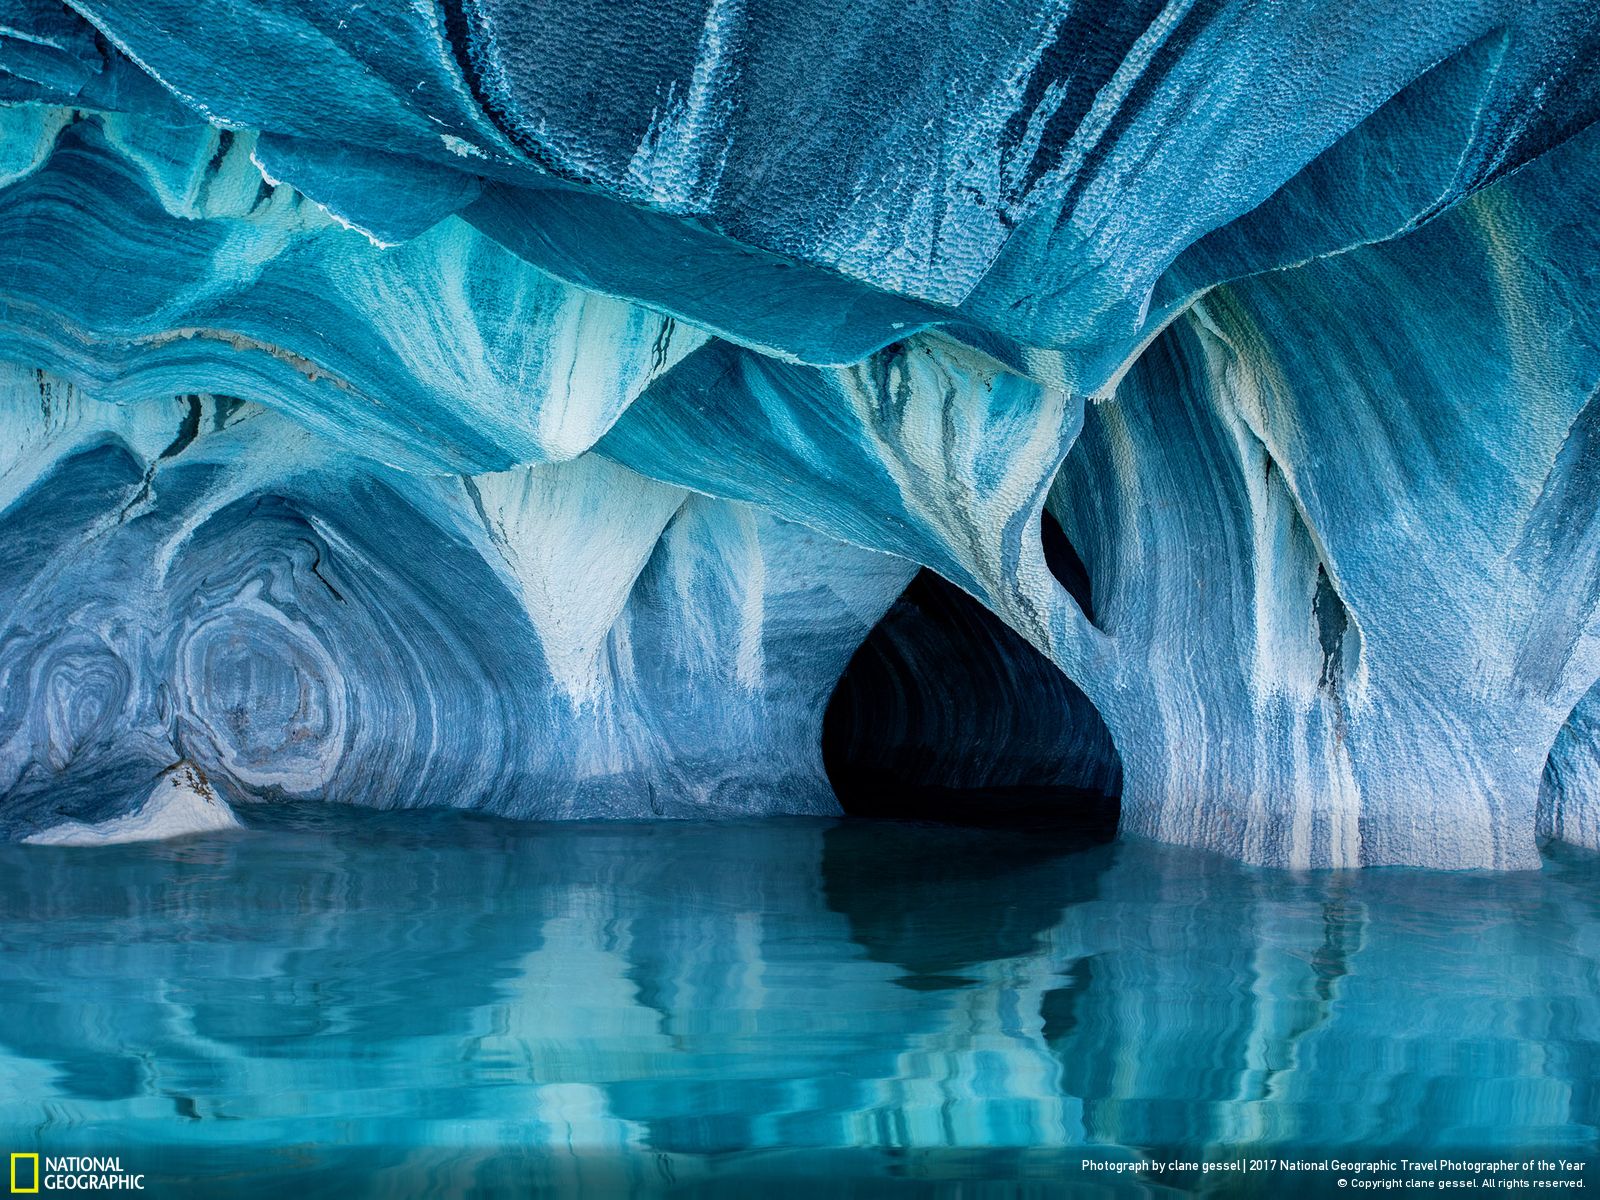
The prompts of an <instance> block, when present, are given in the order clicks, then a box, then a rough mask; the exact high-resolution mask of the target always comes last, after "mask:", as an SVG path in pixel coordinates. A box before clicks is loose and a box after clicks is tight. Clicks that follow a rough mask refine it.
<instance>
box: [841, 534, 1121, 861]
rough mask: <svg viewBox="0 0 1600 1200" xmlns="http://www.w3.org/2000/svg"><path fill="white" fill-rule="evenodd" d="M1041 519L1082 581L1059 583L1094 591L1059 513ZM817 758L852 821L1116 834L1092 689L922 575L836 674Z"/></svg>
mask: <svg viewBox="0 0 1600 1200" xmlns="http://www.w3.org/2000/svg"><path fill="white" fill-rule="evenodd" d="M1044 524H1045V528H1044V529H1043V530H1042V533H1043V535H1044V537H1045V543H1046V546H1047V548H1048V549H1049V550H1050V551H1051V552H1052V553H1051V555H1050V557H1051V559H1052V560H1053V561H1052V563H1051V567H1052V570H1053V571H1054V572H1055V573H1056V574H1057V577H1058V578H1060V577H1061V575H1062V574H1064V573H1065V574H1067V575H1069V576H1072V575H1078V576H1080V577H1081V578H1071V579H1070V581H1069V580H1063V581H1062V582H1063V584H1064V586H1067V587H1068V589H1069V590H1072V591H1074V592H1077V591H1078V590H1080V587H1081V590H1082V591H1083V592H1084V597H1083V598H1084V599H1087V587H1086V586H1082V585H1086V583H1087V578H1086V576H1082V570H1083V568H1082V564H1081V563H1079V562H1077V556H1076V555H1075V554H1070V547H1066V539H1065V536H1064V535H1063V534H1062V533H1061V531H1060V529H1059V527H1055V528H1051V527H1052V526H1055V521H1054V520H1053V519H1052V518H1050V517H1049V516H1048V515H1047V516H1046V517H1045V519H1044ZM1069 554H1070V559H1068V557H1067V556H1068V555H1069ZM1075 585H1077V586H1075ZM822 757H823V765H824V766H825V768H826V770H827V772H828V779H829V782H830V783H831V784H832V785H833V790H834V794H835V795H836V796H837V797H838V799H839V803H840V806H841V807H842V808H843V809H844V811H845V813H846V814H847V815H850V816H858V817H894V818H904V819H917V820H931V821H945V822H950V823H954V824H964V825H982V826H990V827H995V826H999V827H1007V826H1039V825H1048V826H1050V827H1053V828H1071V829H1073V830H1075V831H1078V832H1082V833H1084V834H1086V835H1088V836H1091V837H1095V838H1107V839H1109V838H1110V837H1111V836H1113V835H1114V834H1115V832H1116V827H1117V820H1118V817H1119V815H1120V803H1119V801H1120V796H1121V791H1122V766H1121V762H1120V760H1119V759H1118V757H1117V752H1116V748H1115V746H1114V745H1113V744H1112V740H1111V734H1110V731H1109V730H1108V729H1107V728H1106V725H1105V722H1104V721H1103V720H1102V719H1101V717H1100V714H1099V713H1098V712H1097V711H1096V710H1095V707H1094V705H1093V704H1092V703H1090V701H1089V699H1088V697H1087V696H1085V695H1084V694H1083V692H1082V691H1080V690H1079V689H1078V687H1077V686H1076V685H1075V684H1074V683H1073V682H1072V681H1071V680H1069V679H1068V678H1067V677H1066V676H1065V675H1063V674H1062V673H1061V671H1060V670H1059V669H1058V668H1057V667H1056V666H1055V664H1054V663H1052V662H1051V661H1050V660H1049V659H1047V658H1046V657H1045V656H1044V655H1043V654H1041V653H1039V651H1038V650H1036V649H1034V648H1033V646H1031V645H1030V644H1029V643H1028V642H1027V641H1026V640H1025V639H1024V638H1022V637H1021V636H1020V635H1019V634H1017V633H1016V632H1014V631H1013V630H1012V629H1011V628H1010V627H1009V626H1008V625H1006V624H1005V623H1004V622H1003V621H1001V620H1000V619H999V618H998V617H996V616H995V615H994V614H993V613H991V612H989V610H988V609H986V608H985V607H984V606H983V605H981V604H980V603H978V601H976V600H974V599H973V598H972V597H971V596H969V595H967V594H966V593H965V592H963V591H962V590H961V589H959V588H957V587H955V586H954V585H953V584H951V583H948V582H947V581H945V580H944V579H943V578H941V577H940V576H938V575H936V574H934V573H933V572H932V571H928V570H923V571H921V572H919V573H918V574H917V576H916V578H915V579H913V580H912V581H911V583H910V585H909V586H908V587H907V588H906V590H905V591H904V592H903V593H902V594H901V596H900V598H899V599H898V600H897V601H895V604H894V606H893V607H892V608H890V610H889V611H888V613H886V614H885V615H884V617H883V619H882V620H880V621H879V622H878V624H877V625H876V626H875V627H874V628H873V630H872V632H871V633H870V634H869V635H868V636H867V639H866V640H865V641H864V642H863V643H862V644H861V646H860V647H859V648H858V649H857V650H856V653H855V655H854V656H853V657H852V658H851V660H850V664H849V666H848V667H847V668H846V669H845V672H844V674H843V675H842V676H841V677H840V679H839V682H838V684H837V685H836V686H835V688H834V692H833V695H832V697H831V698H830V700H829V702H828V707H827V711H826V713H825V714H824V717H823V732H822Z"/></svg>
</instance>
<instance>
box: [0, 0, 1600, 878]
mask: <svg viewBox="0 0 1600 1200" xmlns="http://www.w3.org/2000/svg"><path fill="white" fill-rule="evenodd" d="M1597 51H1600V13H1597V12H1596V11H1595V10H1593V8H1592V6H1589V5H1587V4H1583V3H1579V2H1577V0H1544V2H1538V3H1511V2H1509V0H1506V2H1478V0H1466V2H1463V0H1437V2H1428V3H1423V4H1420V5H1409V6H1401V5H1398V4H1395V3H1392V2H1390V0H1363V2H1361V3H1358V4H1354V5H1352V4H1349V3H1341V4H1337V5H1336V4H1333V3H1331V2H1322V0H1304V2H1299V3H1285V4H1274V5H1263V4H1257V3H1249V2H1247V0H1232V2H1230V0H1199V2H1193V0H1188V2H1183V0H1174V2H1173V3H1169V4H1158V3H1142V2H1141V3H1131V4H1130V3H1100V2H1098V0H1077V2H1074V3H1051V2H1046V0H1035V2H1030V3H997V4H992V5H986V6H981V7H980V8H977V9H958V10H955V11H938V12H935V11H933V10H932V9H930V8H928V7H927V6H924V5H919V4H905V3H900V4H884V3H878V2H876V0H871V2H868V3H852V4H848V5H846V4H832V3H828V4H814V5H805V6H794V5H769V4H766V3H764V2H762V0H708V2H705V3H701V4H688V3H679V2H677V0H648V2H645V0H631V2H628V3H621V4H609V3H608V4H600V3H594V2H592V0H564V2H563V3H561V4H559V5H557V6H556V7H555V9H552V8H551V6H549V5H540V6H533V5H528V4H525V3H522V2H521V0H440V2H437V3H421V4H416V5H411V6H407V7H405V8H403V9H402V10H396V11H391V10H389V9H387V8H386V9H383V10H378V9H374V8H372V7H368V6H359V5H351V4H347V3H335V2H332V0H326V2H324V0H255V2H252V3H246V4H236V3H231V2H230V3H222V2H221V0H185V2H184V3H177V2H168V0H157V2H153V3H152V2H150V0H141V2H139V3H132V2H124V0H78V2H75V3H73V4H71V5H68V6H62V5H59V4H55V3H49V2H46V0H3V2H0V364H3V365H0V434H3V436H0V528H3V530H4V533H3V538H0V559H3V564H4V570H3V571H0V596H3V598H4V602H3V604H0V681H3V684H4V687H3V691H0V831H3V832H4V833H5V834H6V835H8V836H13V837H26V836H29V835H32V834H36V833H38V832H40V831H41V830H45V829H48V828H50V827H52V826H54V825H59V824H60V823H61V822H63V821H83V822H93V821H97V820H105V819H109V818H114V817H116V816H118V815H119V814H125V813H127V812H128V811H130V810H133V809H136V808H138V807H139V806H140V805H141V804H142V803H144V798H145V797H146V796H149V795H150V794H151V787H152V786H153V783H154V781H155V780H156V779H158V778H159V777H161V773H162V772H163V771H166V770H167V769H168V768H170V767H172V766H173V765H174V764H179V763H185V762H187V763H188V764H190V765H191V766H192V767H194V768H195V769H197V770H199V771H201V772H202V774H203V776H204V778H205V779H206V780H208V781H209V784H210V786H213V787H215V788H216V790H217V792H218V793H219V794H220V795H221V796H222V797H224V798H231V799H249V798H262V797H269V798H270V797H273V796H293V797H313V798H322V799H326V800H330V801H339V802H349V803H358V804H368V805H379V806H396V805H398V806H409V805H421V804H446V805H456V806H465V807H475V808H490V809H494V810H495V811H500V812H505V813H509V814H514V815H527V816H581V815H610V814H626V815H642V814H652V813H655V814H660V815H693V814H700V813H729V812H748V813H765V812H827V811H833V810H834V807H835V801H834V799H833V797H832V795H831V793H830V790H829V787H828V782H827V779H826V777H825V774H824V772H823V769H822V759H821V749H820V744H819V743H820V738H821V722H822V713H823V709H824V707H825V706H826V703H827V700H828V697H829V695H830V693H831V692H832V690H833V687H834V684H835V682H836V681H837V679H838V678H839V675H840V673H841V672H842V670H843V669H844V664H845V663H846V662H848V661H849V659H850V656H851V654H852V653H853V652H854V651H855V649H856V648H857V647H858V646H859V645H860V644H861V643H862V641H863V640H864V639H865V638H866V636H867V634H868V631H869V630H871V629H872V627H873V626H874V624H875V623H876V622H877V621H878V619H879V618H880V617H881V616H882V615H883V614H884V613H885V612H886V611H888V609H889V608H890V606H891V605H892V604H893V602H894V600H895V597H896V596H897V595H899V593H900V592H901V591H902V590H903V589H904V588H905V586H906V584H907V583H908V582H909V581H910V580H911V578H912V577H913V576H914V575H915V574H916V572H917V571H918V570H919V569H929V570H932V571H933V572H936V573H937V574H938V575H940V576H942V577H943V578H944V580H946V581H948V583H950V584H952V585H954V586H955V587H957V588H960V589H962V590H963V591H965V592H967V593H968V594H969V595H970V596H972V597H973V598H975V599H976V600H977V601H979V602H980V603H982V604H983V605H984V606H986V607H987V608H988V609H989V610H991V612H992V613H993V614H994V615H995V616H996V617H998V618H999V619H1000V620H1002V621H1003V622H1005V623H1006V624H1007V625H1008V626H1010V628H1011V629H1012V630H1013V631H1015V633H1016V634H1018V635H1020V637H1021V638H1023V639H1025V640H1026V641H1027V642H1029V643H1031V645H1032V648H1033V649H1034V650H1036V651H1037V652H1038V653H1039V654H1040V655H1042V656H1043V657H1044V659H1045V660H1047V661H1048V662H1049V663H1052V664H1054V668H1055V669H1058V670H1059V671H1061V672H1063V673H1064V674H1065V676H1066V677H1067V678H1068V679H1069V680H1070V681H1071V683H1072V685H1073V688H1074V689H1076V690H1075V691H1073V692H1072V693H1071V694H1072V695H1074V696H1077V695H1081V696H1082V697H1086V698H1087V703H1088V704H1090V705H1092V707H1093V710H1094V713H1093V714H1088V715H1091V716H1096V718H1097V720H1099V721H1103V723H1104V728H1105V730H1106V731H1108V733H1109V737H1110V740H1111V742H1112V743H1114V749H1115V755H1116V757H1117V758H1119V759H1120V762H1121V767H1122V779H1123V786H1124V797H1123V827H1124V830H1125V831H1126V832H1128V833H1130V834H1134V835H1141V836H1148V837H1153V838H1157V839H1161V840H1166V841H1172V842H1179V843H1185V844H1192V845H1204V846H1207V847H1211V848H1214V849H1218V850H1221V851H1224V852H1226V853H1228V854H1231V855H1234V856H1237V857H1242V858H1244V859H1247V860H1250V861H1256V862H1265V863H1275V864H1282V865H1340V866H1350V865H1361V864H1380V863H1416V864H1424V865H1433V866H1446V867H1475V866H1491V867H1502V868H1514V867H1528V866H1533V865H1536V864H1537V862H1538V861H1539V859H1538V842H1539V839H1540V838H1541V837H1558V838H1563V839H1566V840H1571V841H1575V842H1579V843H1582V844H1586V845H1590V846H1594V845H1596V844H1597V834H1596V830H1597V829H1600V818H1596V816H1595V813H1596V812H1597V811H1600V794H1597V792H1596V790H1595V785H1594V784H1592V783H1590V782H1588V781H1590V780H1592V779H1594V778H1595V775H1594V772H1593V771H1592V770H1591V769H1590V767H1592V763H1590V762H1589V760H1590V759H1592V758H1593V756H1594V755H1593V747H1594V746H1595V744H1596V743H1595V741H1594V730H1595V729H1596V723H1595V722H1593V721H1591V720H1590V719H1589V718H1588V716H1587V715H1586V712H1587V709H1586V707H1585V704H1584V703H1580V702H1582V701H1583V698H1584V697H1585V696H1586V695H1587V694H1588V693H1589V692H1590V689H1591V688H1592V687H1594V686H1595V685H1596V681H1597V680H1600V641H1597V636H1596V634H1597V628H1596V616H1597V608H1600V603H1597V601H1600V592H1597V583H1600V580H1597V577H1596V566H1597V561H1600V560H1597V556H1596V545H1595V539H1596V536H1597V535H1596V530H1595V524H1594V514H1595V503H1596V501H1595V497H1596V491H1595V488H1594V473H1595V462H1594V458H1595V455H1594V451H1593V447H1592V445H1591V443H1592V442H1593V440H1594V426H1595V417H1594V413H1593V411H1592V405H1591V403H1590V402H1591V400H1592V398H1593V396H1594V395H1595V392H1596V390H1597V387H1600V327H1597V322H1600V318H1597V317H1596V315H1595V314H1596V312H1597V305H1596V289H1597V277H1596V273H1597V269H1600V245H1597V244H1596V237H1597V235H1596V234H1595V232H1594V230H1595V228H1596V222H1595V219H1594V218H1595V216H1596V211H1595V209H1596V204H1595V197H1596V195H1597V194H1600V157H1597V149H1600V135H1597V133H1596V131H1595V130H1594V129H1592V128H1590V126H1591V123H1592V122H1593V120H1594V118H1595V117H1596V116H1600V68H1597V67H1596V66H1595V64H1596V63H1597V62H1600V53H1597ZM1047 509H1048V512H1049V513H1050V514H1051V517H1052V519H1054V520H1056V521H1058V522H1059V524H1060V526H1061V528H1062V529H1063V530H1064V531H1065V533H1066V536H1067V538H1068V539H1070V541H1071V543H1072V545H1073V546H1074V547H1075V548H1076V550H1077V552H1078V554H1079V555H1080V556H1081V559H1082V562H1083V565H1084V567H1085V568H1086V573H1087V576H1088V595H1087V596H1082V595H1080V596H1079V597H1076V598H1075V597H1074V595H1073V594H1072V592H1071V591H1070V590H1069V589H1068V588H1066V587H1064V586H1063V585H1062V583H1061V581H1060V580H1059V579H1058V578H1057V577H1056V576H1055V575H1054V574H1053V573H1052V572H1051V570H1050V563H1049V562H1048V561H1047V556H1046V553H1045V550H1044V547H1043V546H1042V544H1041V541H1040V534H1039V531H1040V528H1041V519H1042V516H1043V514H1044V513H1045V511H1046V510H1047ZM1083 599H1087V600H1088V601H1089V603H1088V604H1087V605H1086V604H1083V603H1080V600H1083ZM969 652H970V653H973V654H978V653H984V652H987V653H990V654H994V653H996V651H995V650H994V648H993V646H992V645H987V644H986V645H974V646H973V647H972V648H971V649H970V651H969ZM1002 673H1003V672H1002ZM930 686H932V687H934V688H935V689H937V688H938V687H939V686H941V684H940V683H939V682H933V683H931V684H930ZM1585 703H1586V702H1585ZM1569 718H1570V719H1569ZM1059 720H1060V731H1059V732H1060V742H1061V744H1062V745H1070V744H1073V742H1074V738H1075V737H1076V736H1077V734H1076V732H1075V729H1076V727H1081V726H1082V725H1083V724H1084V720H1085V714H1084V713H1082V712H1076V713H1075V711H1074V709H1073V706H1072V705H1071V704H1067V705H1064V706H1063V710H1062V711H1061V713H1060V714H1059ZM993 728H994V725H993V722H991V721H985V720H974V721H973V722H972V723H971V725H970V727H969V729H968V733H967V736H968V737H969V739H970V742H971V751H972V754H973V755H974V756H977V755H981V753H982V751H983V746H982V745H981V744H980V743H982V742H983V741H984V740H985V739H986V738H989V737H991V736H992V731H993ZM986 730H987V731H988V732H985V731H986ZM924 732H925V731H924ZM885 736H888V735H885ZM915 736H920V735H917V734H915V732H913V735H912V738H911V740H912V741H913V742H914V740H915ZM1552 748H1554V753H1552ZM887 749H888V751H889V755H888V756H889V757H890V758H892V756H893V751H894V749H895V748H894V747H888V748H887ZM1107 762H1108V760H1107V759H1106V758H1105V757H1104V756H1102V757H1101V758H1100V759H1099V760H1098V761H1096V762H1091V763H1087V764H1085V765H1084V771H1085V772H1086V773H1087V774H1088V775H1090V776H1092V775H1094V773H1095V772H1096V771H1101V772H1102V773H1103V771H1104V770H1105V769H1106V766H1107ZM1586 764H1587V765H1586Z"/></svg>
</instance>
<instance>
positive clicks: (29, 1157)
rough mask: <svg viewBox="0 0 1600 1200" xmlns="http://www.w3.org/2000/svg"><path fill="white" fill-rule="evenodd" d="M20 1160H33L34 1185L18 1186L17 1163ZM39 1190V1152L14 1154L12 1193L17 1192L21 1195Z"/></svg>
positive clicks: (12, 1158) (12, 1159)
mask: <svg viewBox="0 0 1600 1200" xmlns="http://www.w3.org/2000/svg"><path fill="white" fill-rule="evenodd" d="M18 1161H21V1162H31V1163H32V1164H33V1175H32V1178H33V1185H32V1186H31V1187H18V1186H17V1163H18ZM38 1190H39V1156H38V1155H37V1154H13V1155H12V1156H11V1191H12V1193H13V1194H15V1195H18V1196H21V1195H25V1194H27V1193H30V1192H37V1191H38Z"/></svg>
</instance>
